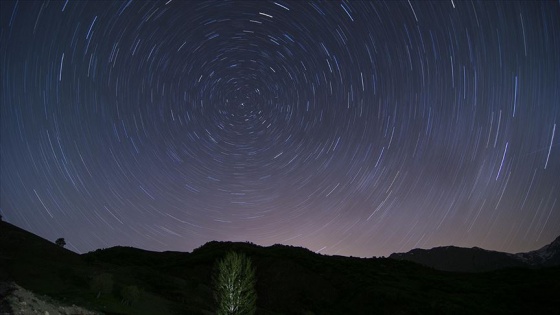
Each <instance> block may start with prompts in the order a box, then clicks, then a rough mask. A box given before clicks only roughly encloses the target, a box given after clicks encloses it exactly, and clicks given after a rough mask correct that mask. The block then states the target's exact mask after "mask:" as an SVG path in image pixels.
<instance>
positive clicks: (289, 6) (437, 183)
mask: <svg viewBox="0 0 560 315" xmlns="http://www.w3.org/2000/svg"><path fill="white" fill-rule="evenodd" d="M0 63H1V64H0V65H1V68H0V76H1V93H0V105H1V172H2V173H1V209H0V211H1V214H2V215H3V218H4V220H6V221H8V222H11V223H13V224H15V225H17V226H20V227H22V228H25V229H27V230H29V231H31V232H33V233H36V234H38V235H40V236H42V237H45V238H47V239H50V240H54V239H56V238H58V237H64V238H65V239H66V242H67V243H68V246H67V247H68V248H70V249H71V250H74V251H77V252H87V251H91V250H94V249H97V248H104V247H110V246H114V245H127V246H135V247H140V248H144V249H150V250H159V251H163V250H180V251H191V250H192V249H194V248H196V247H199V246H201V245H202V244H204V243H205V242H207V241H211V240H231V241H251V242H254V243H256V244H260V245H272V244H275V243H283V244H291V245H297V246H304V247H307V248H309V249H311V250H313V251H318V252H321V253H325V254H339V255H353V256H363V257H370V256H381V255H383V256H386V255H389V254H390V253H392V252H399V251H407V250H410V249H411V248H414V247H423V248H428V247H434V246H441V245H457V246H468V247H471V246H479V247H483V248H488V249H495V250H501V251H508V252H520V251H528V250H532V249H536V248H538V247H540V246H543V245H545V244H547V243H549V242H550V241H552V240H553V239H554V238H555V237H556V236H558V235H559V234H560V200H559V199H560V3H559V2H558V1H527V2H510V1H497V2H491V1H477V2H471V1H459V0H454V1H434V2H426V1H401V2H397V1H387V2H378V1H366V2H357V1H342V2H341V1H328V2H324V1H318V2H309V3H306V2H303V1H297V2H289V1H277V2H265V1H258V2H242V1H223V0H220V1H211V2H203V1H176V0H174V1H171V0H169V1H158V2H145V1H128V2H126V1H122V2H118V1H112V2H108V1H107V2H106V1H89V2H88V1H50V2H28V1H19V2H9V1H2V2H1V29H0Z"/></svg>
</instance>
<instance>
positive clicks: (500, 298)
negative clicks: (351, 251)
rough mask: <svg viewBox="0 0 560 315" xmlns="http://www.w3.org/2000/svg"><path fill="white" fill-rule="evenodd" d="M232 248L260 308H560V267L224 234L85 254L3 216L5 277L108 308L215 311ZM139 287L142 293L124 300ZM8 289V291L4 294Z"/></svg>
mask: <svg viewBox="0 0 560 315" xmlns="http://www.w3.org/2000/svg"><path fill="white" fill-rule="evenodd" d="M53 241H54V240H53ZM67 241H70V240H67ZM549 248H550V247H549ZM229 251H236V252H242V253H244V254H245V255H246V256H247V257H249V258H250V259H251V261H252V264H253V266H254V267H255V268H256V277H257V282H256V291H257V314H309V315H310V314H537V313H538V314H556V313H557V303H556V301H557V292H560V281H557V280H558V279H560V268H559V267H544V268H540V269H531V268H525V267H517V268H510V269H503V270H496V271H491V272H485V273H456V272H447V271H439V270H435V269H432V268H428V267H425V266H422V265H419V264H417V263H413V262H409V261H402V260H396V259H391V258H367V259H366V258H353V257H343V256H326V255H320V254H317V253H314V252H312V251H309V250H307V249H305V248H301V247H294V246H286V245H273V246H270V247H261V246H257V245H254V244H251V243H232V242H216V241H213V242H209V243H206V244H204V245H203V246H201V247H199V248H197V249H195V250H194V251H192V252H191V253H185V252H154V251H146V250H142V249H137V248H132V247H112V248H107V249H99V250H96V251H93V252H90V253H86V254H81V255H79V254H76V253H74V252H72V251H69V250H67V249H64V248H62V247H60V246H57V245H55V244H54V243H53V242H52V241H48V240H45V239H43V238H40V237H38V236H36V235H34V234H32V233H29V232H27V231H25V230H23V229H20V228H18V227H16V226H14V225H11V224H9V223H6V222H0V282H3V283H16V284H17V285H19V286H21V287H23V288H24V289H27V290H30V291H32V292H33V293H34V294H36V295H38V296H40V297H44V298H48V299H49V300H50V301H53V303H58V304H60V305H72V304H75V305H78V306H80V307H83V308H85V309H88V310H92V311H97V312H101V313H103V314H108V315H116V314H134V315H143V314H157V315H165V314H214V313H215V311H216V303H215V301H214V297H213V290H212V280H211V279H212V273H213V271H214V266H215V263H216V261H217V260H219V259H221V258H222V257H224V255H225V254H226V253H227V252H229ZM531 257H533V256H531V255H530V256H527V257H526V259H527V260H532V259H536V258H531ZM101 274H104V275H109V276H110V278H111V279H112V281H113V286H112V288H111V290H109V292H108V293H106V294H104V295H101V296H100V297H99V298H97V295H96V293H97V292H94V291H93V290H92V280H93V279H96V277H98V276H99V275H101ZM130 286H134V287H137V288H138V289H139V291H140V292H141V298H140V299H138V301H136V302H135V303H133V304H132V303H131V304H127V303H123V300H124V299H123V296H122V292H123V289H125V288H127V287H130ZM9 294H10V292H0V295H3V296H0V300H2V301H5V300H8V299H5V298H6V297H9ZM0 306H1V305H0ZM4 306H6V307H10V305H4ZM12 308H13V306H12ZM12 311H13V309H12ZM7 313H10V312H7ZM42 313H44V310H43V311H42Z"/></svg>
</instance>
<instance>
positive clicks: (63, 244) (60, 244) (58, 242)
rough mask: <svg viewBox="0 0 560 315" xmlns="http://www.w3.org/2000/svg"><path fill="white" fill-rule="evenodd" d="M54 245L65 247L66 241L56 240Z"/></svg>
mask: <svg viewBox="0 0 560 315" xmlns="http://www.w3.org/2000/svg"><path fill="white" fill-rule="evenodd" d="M54 243H55V244H56V245H58V246H60V247H64V246H66V241H65V240H64V238H63V237H61V238H59V239H57V240H56V241H55V242H54Z"/></svg>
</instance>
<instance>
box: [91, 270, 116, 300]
mask: <svg viewBox="0 0 560 315" xmlns="http://www.w3.org/2000/svg"><path fill="white" fill-rule="evenodd" d="M91 289H92V290H93V292H97V296H96V298H97V299H98V298H99V297H100V296H101V294H109V293H111V291H113V277H112V276H111V275H110V274H108V273H102V274H98V275H96V276H95V277H93V279H91Z"/></svg>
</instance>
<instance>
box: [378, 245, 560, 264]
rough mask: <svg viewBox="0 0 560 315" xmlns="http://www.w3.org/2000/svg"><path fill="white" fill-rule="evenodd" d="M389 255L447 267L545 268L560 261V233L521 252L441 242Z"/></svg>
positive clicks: (394, 257)
mask: <svg viewBox="0 0 560 315" xmlns="http://www.w3.org/2000/svg"><path fill="white" fill-rule="evenodd" d="M389 258H393V259H398V260H408V261H412V262H416V263H419V264H422V265H425V266H428V267H431V268H434V269H439V270H445V271H461V272H481V271H490V270H497V269H503V268H512V267H528V268H541V267H550V266H559V265H560V236H559V237H557V238H556V239H555V240H554V241H552V242H551V243H550V244H548V245H545V246H543V247H541V248H540V249H537V250H534V251H530V252H526V253H518V254H510V253H504V252H498V251H492V250H487V249H483V248H479V247H472V248H465V247H456V246H440V247H434V248H432V249H419V248H415V249H412V250H410V251H409V252H407V253H395V254H391V255H390V256H389Z"/></svg>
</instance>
